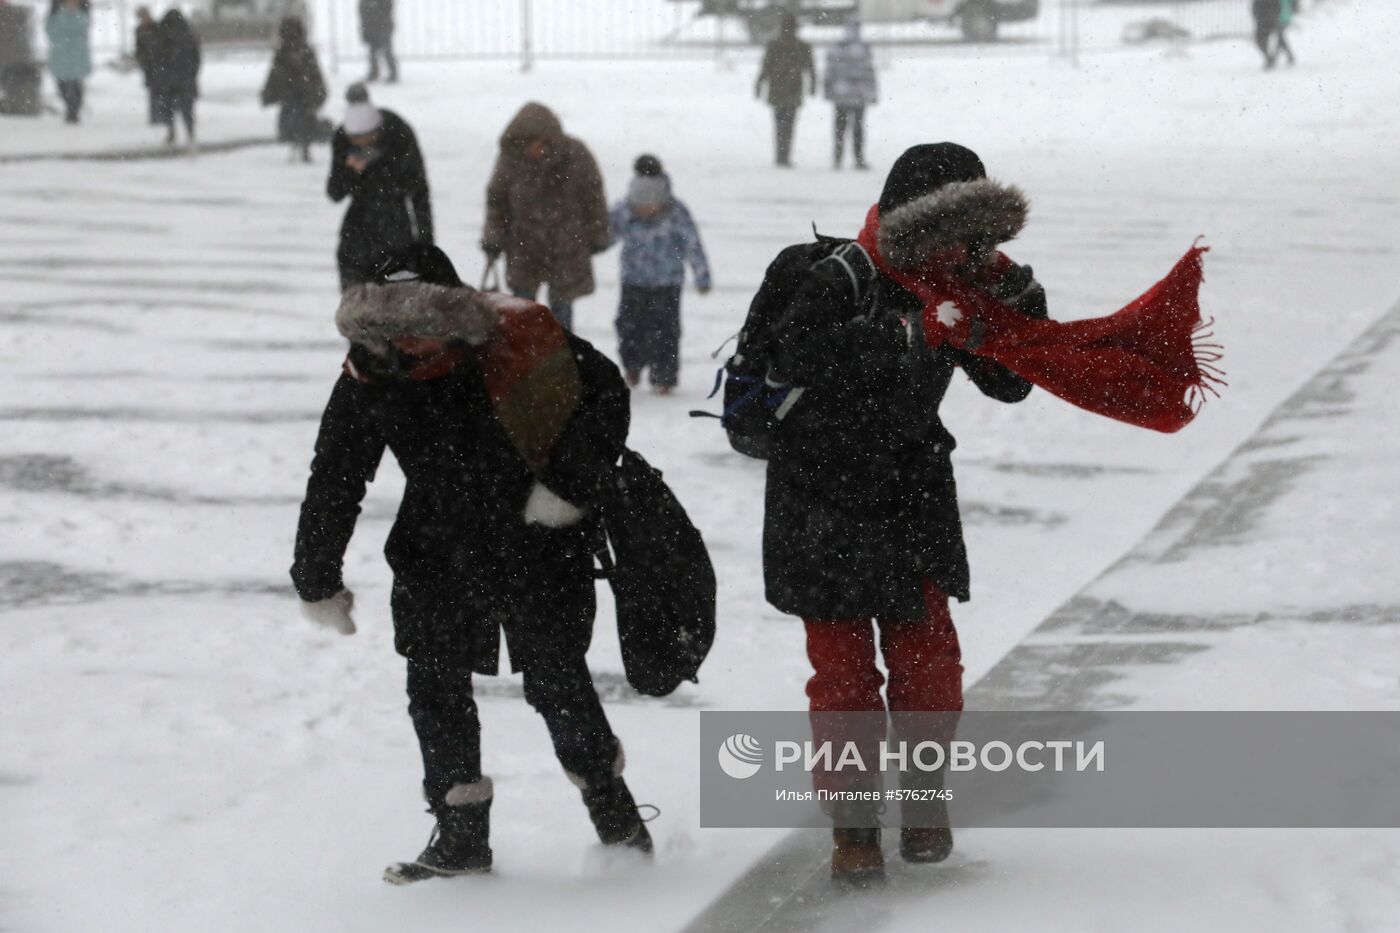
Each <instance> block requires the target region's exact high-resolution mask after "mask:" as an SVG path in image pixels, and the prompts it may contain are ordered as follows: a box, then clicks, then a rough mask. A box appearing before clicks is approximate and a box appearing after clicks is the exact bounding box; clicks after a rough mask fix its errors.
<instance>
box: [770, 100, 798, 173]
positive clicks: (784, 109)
mask: <svg viewBox="0 0 1400 933" xmlns="http://www.w3.org/2000/svg"><path fill="white" fill-rule="evenodd" d="M796 125H797V105H796V104H792V105H790V106H778V105H776V104H775V105H774V106H773V131H774V137H775V141H776V143H777V162H778V164H779V165H791V164H792V130H793V127H795V126H796Z"/></svg>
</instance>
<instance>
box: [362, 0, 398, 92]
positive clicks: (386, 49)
mask: <svg viewBox="0 0 1400 933" xmlns="http://www.w3.org/2000/svg"><path fill="white" fill-rule="evenodd" d="M360 37H361V38H362V39H364V40H365V45H367V46H368V47H369V74H368V75H367V76H366V77H365V80H366V81H378V80H379V60H380V59H381V58H382V59H384V67H385V68H386V69H387V72H388V77H389V83H390V84H393V83H395V82H397V81H398V80H399V61H398V59H397V58H395V57H394V0H360Z"/></svg>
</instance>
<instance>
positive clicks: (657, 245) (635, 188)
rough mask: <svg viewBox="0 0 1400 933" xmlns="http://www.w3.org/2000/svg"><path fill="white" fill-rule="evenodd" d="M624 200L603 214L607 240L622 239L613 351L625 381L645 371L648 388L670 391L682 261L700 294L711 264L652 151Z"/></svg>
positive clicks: (641, 160) (676, 359)
mask: <svg viewBox="0 0 1400 933" xmlns="http://www.w3.org/2000/svg"><path fill="white" fill-rule="evenodd" d="M633 169H634V170H635V171H636V173H637V174H636V175H635V176H633V178H632V183H631V184H630V185H629V186H628V188H627V199H626V200H625V201H621V202H619V203H618V204H617V205H616V206H615V207H613V209H612V211H611V212H610V213H609V214H608V227H609V236H610V239H611V240H612V242H614V243H616V242H618V241H619V240H620V241H621V242H622V276H621V279H622V296H621V298H620V299H619V300H618V305H617V322H616V323H617V342H618V356H619V357H620V358H621V360H622V367H623V369H624V370H626V377H627V384H628V385H629V386H636V385H638V384H639V383H640V382H641V381H642V370H643V369H647V370H650V376H651V387H652V389H653V390H655V391H656V393H657V394H658V395H669V394H670V392H671V390H672V389H674V388H675V387H676V383H677V382H678V381H679V377H680V343H681V289H682V288H683V287H684V286H685V266H686V263H689V264H690V270H691V272H692V273H693V274H694V276H695V287H696V288H697V289H699V291H700V294H702V295H703V294H705V293H706V292H708V291H709V290H710V264H709V262H708V261H706V259H705V248H704V246H702V245H701V243H700V232H699V231H698V230H696V229H695V221H694V220H693V219H692V218H691V216H690V210H689V209H688V208H687V207H686V206H685V204H684V203H682V202H681V201H680V200H678V199H677V198H676V197H675V195H674V194H672V192H671V179H670V177H669V176H668V175H667V174H666V173H665V172H664V171H663V170H662V168H661V160H660V159H658V158H657V157H656V156H654V155H641V156H638V157H637V161H636V162H635V163H634V164H633Z"/></svg>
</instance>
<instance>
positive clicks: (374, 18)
mask: <svg viewBox="0 0 1400 933" xmlns="http://www.w3.org/2000/svg"><path fill="white" fill-rule="evenodd" d="M393 36H394V0H360V38H362V39H364V40H365V45H371V46H374V47H375V48H379V47H381V46H385V45H388V44H389V40H390V39H392V38H393Z"/></svg>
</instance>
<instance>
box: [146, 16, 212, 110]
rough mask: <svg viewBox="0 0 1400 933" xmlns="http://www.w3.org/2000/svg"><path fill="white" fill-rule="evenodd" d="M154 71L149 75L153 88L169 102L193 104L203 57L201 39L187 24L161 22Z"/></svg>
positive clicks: (197, 90)
mask: <svg viewBox="0 0 1400 933" xmlns="http://www.w3.org/2000/svg"><path fill="white" fill-rule="evenodd" d="M154 51H155V56H154V59H153V62H152V64H153V67H152V69H151V71H149V72H147V80H148V81H150V82H152V83H151V87H152V88H153V89H154V90H155V91H156V93H158V94H160V95H161V96H162V97H164V98H165V99H166V100H168V101H182V100H194V99H195V98H196V97H198V96H199V69H200V65H201V63H202V56H201V54H200V48H199V37H198V36H196V35H195V34H194V31H193V30H191V29H190V27H189V25H188V24H186V23H184V22H179V23H175V22H170V21H169V20H167V19H162V20H161V24H160V38H159V41H158V42H157V43H156V44H155V47H154Z"/></svg>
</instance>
